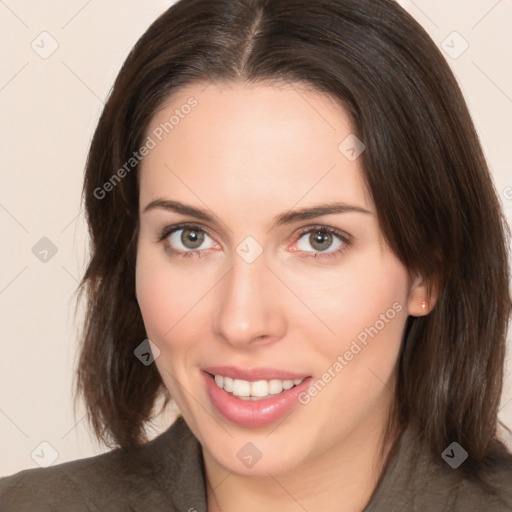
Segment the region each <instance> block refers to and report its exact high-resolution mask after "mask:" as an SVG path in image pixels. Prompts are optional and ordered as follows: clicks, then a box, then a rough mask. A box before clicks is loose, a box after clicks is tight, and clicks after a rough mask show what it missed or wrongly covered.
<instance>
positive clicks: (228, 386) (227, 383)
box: [217, 377, 233, 393]
mask: <svg viewBox="0 0 512 512" xmlns="http://www.w3.org/2000/svg"><path fill="white" fill-rule="evenodd" d="M217 385H218V384H217ZM219 387H220V386H219ZM223 388H224V389H225V390H226V391H227V392H228V393H232V392H233V379H232V378H231V377H224V386H223Z"/></svg>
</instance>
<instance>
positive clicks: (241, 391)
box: [233, 379, 251, 396]
mask: <svg viewBox="0 0 512 512" xmlns="http://www.w3.org/2000/svg"><path fill="white" fill-rule="evenodd" d="M233 395H235V396H250V395H251V383H250V382H249V381H248V380H240V379H235V380H234V382H233Z"/></svg>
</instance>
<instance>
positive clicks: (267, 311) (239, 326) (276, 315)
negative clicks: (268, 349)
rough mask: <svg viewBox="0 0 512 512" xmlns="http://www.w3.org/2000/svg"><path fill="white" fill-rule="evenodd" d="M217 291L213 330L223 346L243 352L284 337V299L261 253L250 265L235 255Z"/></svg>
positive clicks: (277, 282)
mask: <svg viewBox="0 0 512 512" xmlns="http://www.w3.org/2000/svg"><path fill="white" fill-rule="evenodd" d="M217 291H218V295H217V297H216V300H217V307H216V309H215V313H214V316H213V330H214V334H215V335H216V336H218V337H220V338H221V339H222V340H223V341H224V342H225V343H228V344H230V345H232V346H233V347H235V348H238V349H243V348H250V347H252V346H254V345H261V344H269V343H273V342H275V341H277V340H279V339H281V338H282V337H283V336H284V334H285V332H286V326H287V323H286V318H285V308H284V307H283V305H284V303H283V300H284V299H285V298H284V297H281V293H282V290H281V289H280V286H279V281H278V280H277V279H276V277H275V276H274V274H273V273H272V272H271V271H270V270H269V269H268V268H267V263H266V259H265V258H264V253H263V254H262V255H260V257H259V258H258V259H257V260H256V261H253V262H252V263H247V262H246V261H244V260H243V259H242V258H240V257H239V256H238V255H235V256H234V261H233V266H232V268H231V270H230V271H229V272H228V273H227V275H226V276H225V277H224V279H223V280H222V282H221V283H219V286H218V287H217Z"/></svg>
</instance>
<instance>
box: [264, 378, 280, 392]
mask: <svg viewBox="0 0 512 512" xmlns="http://www.w3.org/2000/svg"><path fill="white" fill-rule="evenodd" d="M268 384H269V386H268V392H269V394H271V395H277V394H278V393H281V391H283V381H282V380H277V379H273V380H270V381H269V382H268Z"/></svg>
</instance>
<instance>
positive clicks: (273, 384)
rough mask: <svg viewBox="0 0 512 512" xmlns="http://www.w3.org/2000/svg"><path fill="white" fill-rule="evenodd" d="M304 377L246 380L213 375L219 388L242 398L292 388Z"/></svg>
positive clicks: (262, 396)
mask: <svg viewBox="0 0 512 512" xmlns="http://www.w3.org/2000/svg"><path fill="white" fill-rule="evenodd" d="M303 380H304V379H295V380H291V379H289V380H279V379H271V380H257V381H252V382H250V381H248V380H242V379H232V378H230V377H224V376H223V375H215V383H216V384H217V386H219V388H221V389H224V391H227V392H228V393H233V395H234V396H236V397H238V398H241V399H243V400H258V399H261V398H266V397H268V396H269V395H277V394H279V393H281V392H282V391H283V390H284V391H286V390H287V389H291V388H293V386H297V385H298V384H300V383H301V382H302V381H303Z"/></svg>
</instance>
